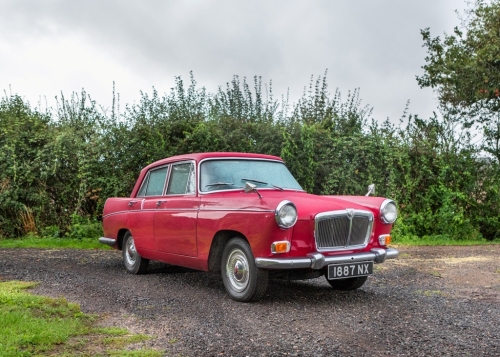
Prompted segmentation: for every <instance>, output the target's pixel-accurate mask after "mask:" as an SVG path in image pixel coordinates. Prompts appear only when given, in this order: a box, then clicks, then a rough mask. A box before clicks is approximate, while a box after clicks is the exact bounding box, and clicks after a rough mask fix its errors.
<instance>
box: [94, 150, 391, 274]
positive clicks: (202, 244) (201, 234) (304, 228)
mask: <svg viewBox="0 0 500 357" xmlns="http://www.w3.org/2000/svg"><path fill="white" fill-rule="evenodd" d="M217 157H226V158H227V157H242V158H243V157H244V158H261V159H271V160H279V161H281V159H280V158H279V157H276V156H269V155H260V154H249V153H201V154H189V155H180V156H175V157H171V158H168V159H163V160H160V161H157V162H155V163H153V164H151V165H149V166H147V167H145V168H144V169H143V170H142V171H141V173H140V175H139V178H138V180H137V183H136V185H135V187H134V189H133V191H132V194H131V196H130V198H110V199H108V200H107V201H106V204H105V206H104V212H103V217H104V219H103V228H104V235H105V237H107V238H112V239H117V238H118V235H119V231H120V230H130V231H131V233H132V235H133V236H134V241H135V244H136V248H137V251H138V252H139V254H140V255H141V256H143V257H144V258H148V259H152V260H160V261H164V262H166V263H170V264H174V265H181V266H186V267H190V268H194V269H200V270H208V259H209V255H210V249H211V245H212V240H213V238H214V236H215V235H216V234H217V232H220V231H227V230H230V231H235V232H239V233H240V234H242V235H243V236H244V237H245V238H246V239H247V240H248V242H249V244H250V246H251V248H252V252H253V255H254V257H256V258H257V257H274V258H276V257H283V258H285V257H305V256H306V254H308V253H311V252H315V251H316V247H315V240H314V217H315V216H316V214H318V213H320V212H325V211H333V210H342V209H346V208H353V209H364V210H366V209H368V210H371V211H372V212H373V214H374V225H373V230H372V236H371V239H370V242H369V244H368V246H367V247H366V248H364V249H362V250H357V251H369V250H370V249H372V248H374V247H379V243H378V239H377V238H378V236H379V235H381V234H388V233H390V231H391V228H392V225H390V224H384V223H382V222H381V220H380V218H379V208H380V205H381V203H382V202H383V201H384V200H385V199H384V198H381V197H365V196H316V195H311V194H308V193H305V192H301V191H294V190H284V191H279V190H275V189H265V188H264V189H259V192H260V193H261V195H262V199H260V198H259V197H258V195H257V194H256V193H244V192H243V190H241V191H226V192H217V191H214V192H211V193H209V194H199V193H198V192H196V194H194V195H167V196H155V197H147V198H136V194H137V192H138V190H139V188H140V185H141V183H142V180H143V179H144V177H145V175H146V173H147V172H148V170H149V169H151V168H154V167H157V166H162V165H165V164H168V163H173V162H178V161H186V160H193V161H195V163H196V170H197V171H198V169H199V163H200V161H201V160H203V159H205V158H217ZM197 179H198V178H197ZM196 187H198V184H197V185H196ZM283 200H289V201H292V202H293V203H294V204H295V206H296V207H297V211H298V221H297V223H296V224H295V226H294V227H292V228H291V229H281V228H280V227H279V226H278V225H277V224H276V221H275V217H274V210H275V209H276V207H277V205H278V204H279V203H280V202H281V201H283ZM159 201H160V202H159ZM158 202H159V203H158ZM130 203H132V205H131V206H129V204H130ZM282 240H288V241H290V242H291V250H290V252H289V253H285V254H279V255H274V254H272V253H271V243H272V242H275V241H282ZM352 252H354V251H352V250H349V251H336V252H322V254H324V255H335V254H350V253H352Z"/></svg>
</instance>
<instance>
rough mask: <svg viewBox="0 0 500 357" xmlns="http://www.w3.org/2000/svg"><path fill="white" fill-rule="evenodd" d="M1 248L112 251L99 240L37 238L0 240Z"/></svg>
mask: <svg viewBox="0 0 500 357" xmlns="http://www.w3.org/2000/svg"><path fill="white" fill-rule="evenodd" d="M0 248H45V249H57V248H68V249H111V248H110V247H108V246H107V245H104V244H101V243H99V241H98V240H97V239H71V238H41V237H36V236H27V237H25V238H15V239H5V238H4V239H0Z"/></svg>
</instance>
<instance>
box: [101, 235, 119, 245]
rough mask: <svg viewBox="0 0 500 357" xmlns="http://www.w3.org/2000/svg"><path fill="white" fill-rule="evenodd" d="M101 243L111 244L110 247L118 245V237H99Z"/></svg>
mask: <svg viewBox="0 0 500 357" xmlns="http://www.w3.org/2000/svg"><path fill="white" fill-rule="evenodd" d="M99 243H102V244H106V245H109V246H110V247H115V246H116V239H111V238H106V237H101V238H99Z"/></svg>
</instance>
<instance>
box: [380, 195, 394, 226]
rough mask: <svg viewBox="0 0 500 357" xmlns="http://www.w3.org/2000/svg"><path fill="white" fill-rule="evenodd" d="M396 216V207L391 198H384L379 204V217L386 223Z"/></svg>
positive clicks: (391, 221) (392, 221)
mask: <svg viewBox="0 0 500 357" xmlns="http://www.w3.org/2000/svg"><path fill="white" fill-rule="evenodd" d="M397 218H398V208H397V207H396V203H394V201H393V200H385V201H384V202H382V205H381V206H380V219H381V220H382V222H384V223H386V224H391V223H394V222H395V221H396V219H397Z"/></svg>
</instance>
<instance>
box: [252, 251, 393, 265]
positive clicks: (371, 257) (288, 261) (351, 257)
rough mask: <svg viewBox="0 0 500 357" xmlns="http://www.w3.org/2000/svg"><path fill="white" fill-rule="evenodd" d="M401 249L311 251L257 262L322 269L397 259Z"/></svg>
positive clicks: (262, 259) (256, 261)
mask: <svg viewBox="0 0 500 357" xmlns="http://www.w3.org/2000/svg"><path fill="white" fill-rule="evenodd" d="M398 255H399V251H398V250H397V249H394V248H387V249H382V248H373V249H372V250H370V251H369V252H364V253H354V254H346V255H335V256H328V257H325V256H324V255H323V254H321V253H309V254H307V256H306V257H304V258H256V259H255V264H256V265H257V267H258V268H261V269H304V268H311V269H316V270H317V269H322V268H324V267H326V266H327V265H329V264H342V263H355V262H363V261H372V262H374V263H383V262H384V261H385V260H386V259H395V258H397V257H398Z"/></svg>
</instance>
